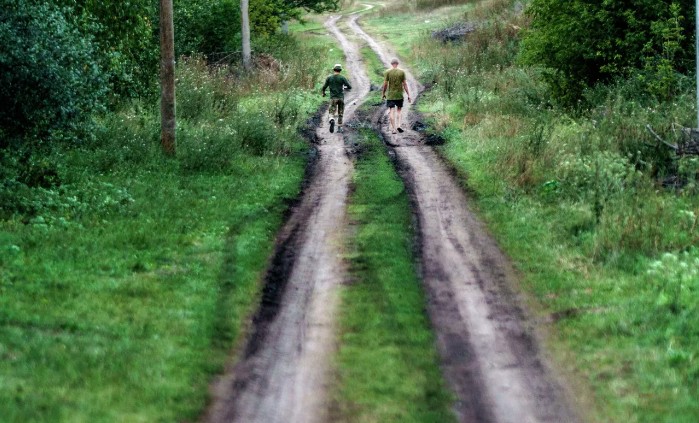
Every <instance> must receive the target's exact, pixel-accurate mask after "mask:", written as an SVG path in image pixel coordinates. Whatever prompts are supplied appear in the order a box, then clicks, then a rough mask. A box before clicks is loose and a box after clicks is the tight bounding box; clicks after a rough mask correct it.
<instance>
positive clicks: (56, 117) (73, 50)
mask: <svg viewBox="0 0 699 423" xmlns="http://www.w3.org/2000/svg"><path fill="white" fill-rule="evenodd" d="M69 12H70V11H69V10H62V9H59V8H58V7H56V6H54V5H53V4H52V3H51V2H42V1H28V0H3V1H2V7H0V103H2V104H3V107H2V109H1V110H0V127H2V128H3V131H4V136H3V139H1V140H0V148H6V147H7V146H8V138H15V139H17V138H23V137H27V138H31V139H36V140H38V139H42V138H44V139H45V140H46V141H50V140H58V141H63V140H70V141H76V140H78V139H83V140H85V139H89V128H90V122H91V119H92V117H93V115H94V114H95V113H96V112H99V111H101V110H103V105H104V103H103V96H104V95H105V94H106V85H105V80H104V75H103V74H102V72H101V70H100V67H99V63H98V62H97V61H96V60H95V56H96V51H97V50H98V46H97V45H96V44H95V43H94V40H93V38H92V37H91V36H90V35H89V34H85V33H81V32H80V31H78V30H77V29H76V27H75V25H74V24H73V23H72V22H70V21H69V20H67V19H66V15H68V14H69Z"/></svg>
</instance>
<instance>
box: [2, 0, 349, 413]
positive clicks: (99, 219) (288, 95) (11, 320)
mask: <svg viewBox="0 0 699 423" xmlns="http://www.w3.org/2000/svg"><path fill="white" fill-rule="evenodd" d="M5 3H7V4H6V5H5V6H7V7H5V6H3V7H2V9H1V10H2V11H0V18H2V19H1V20H2V22H9V24H8V25H4V26H0V39H2V40H4V42H3V47H2V48H3V52H4V53H6V54H4V55H0V69H2V72H1V74H2V76H1V77H0V78H2V79H3V84H2V85H3V86H2V88H0V95H2V98H3V101H4V104H6V105H8V104H9V105H10V106H8V107H4V108H3V110H2V112H0V404H2V406H1V407H0V408H1V411H0V415H1V416H2V417H1V418H0V420H2V421H3V422H76V421H94V422H103V421H104V422H107V421H128V422H156V421H163V422H172V421H195V420H197V418H198V417H199V415H200V413H201V412H202V410H203V409H204V407H205V406H206V403H207V400H208V398H207V393H208V387H209V383H210V381H211V378H212V377H213V375H214V374H217V373H220V372H221V371H222V369H223V365H224V363H225V361H226V360H227V359H228V358H229V357H230V352H231V349H233V348H234V347H235V345H236V342H237V341H238V340H239V339H240V334H241V333H243V332H244V331H245V330H246V328H245V324H246V322H247V321H248V320H249V315H250V313H251V311H252V310H253V308H254V307H255V306H256V304H257V303H258V299H259V290H260V288H261V285H260V282H261V278H262V273H263V272H264V270H265V269H266V267H267V264H268V259H269V255H270V254H271V252H272V249H273V243H274V237H275V235H276V233H277V230H278V229H279V227H280V225H281V224H282V221H283V216H284V214H285V213H286V211H287V209H288V206H289V204H290V202H292V201H294V200H295V199H296V198H297V196H298V194H299V190H300V188H301V183H302V179H303V176H304V172H305V168H306V164H307V161H308V158H309V154H310V151H309V148H308V144H307V143H306V142H305V140H303V139H302V137H301V135H300V134H299V129H300V128H302V127H304V125H306V120H307V119H308V118H309V117H310V116H311V115H312V114H313V113H314V112H315V111H316V110H317V109H318V107H320V104H321V98H320V96H319V95H318V93H317V89H318V87H319V83H320V82H322V79H321V78H322V77H324V73H325V72H324V71H323V69H330V67H331V66H332V63H334V62H333V60H334V61H337V59H336V58H333V57H328V56H327V55H326V52H328V51H329V50H330V49H331V48H332V46H331V45H330V43H329V40H327V39H324V38H318V37H310V36H306V35H303V34H301V35H299V36H297V37H291V36H284V35H280V34H271V33H269V34H264V33H263V32H261V31H259V30H258V32H257V33H256V34H257V37H256V38H255V44H254V52H255V55H254V58H255V59H254V63H255V71H254V72H253V73H245V72H244V71H243V70H242V69H241V68H240V67H239V66H238V65H237V61H236V59H237V57H236V56H235V54H233V56H231V57H229V58H228V59H226V60H222V59H225V58H226V56H225V55H222V56H221V57H219V56H217V57H215V61H214V60H211V57H207V55H209V56H211V54H209V53H211V52H215V51H225V49H226V48H228V49H230V48H231V47H233V46H234V44H235V42H236V38H235V35H231V34H230V33H229V32H227V31H229V29H230V28H229V25H230V22H225V25H223V23H224V20H223V19H220V20H218V21H217V20H213V21H210V22H206V23H207V25H210V26H207V28H209V29H216V28H218V30H220V32H217V33H216V36H214V34H202V33H201V32H197V31H198V30H197V29H196V28H199V27H198V26H197V25H198V24H197V22H194V21H193V20H192V19H194V20H196V19H197V18H198V17H199V16H200V15H197V14H193V15H191V16H190V15H188V11H191V10H190V9H189V8H193V9H196V10H198V11H199V12H201V13H204V12H206V13H204V15H203V16H210V15H211V16H214V15H216V17H218V15H217V13H224V12H225V11H226V10H229V9H230V8H231V7H234V8H233V9H230V10H233V11H235V10H236V9H235V7H237V3H235V2H228V3H226V2H220V3H216V4H214V3H215V2H190V3H189V4H188V5H187V6H186V7H185V6H182V7H181V8H179V12H180V14H178V15H177V16H176V20H178V22H179V23H178V25H179V28H180V29H182V31H181V32H180V36H181V38H180V39H179V41H178V42H179V44H178V51H179V52H181V53H183V52H187V53H188V54H187V55H183V56H180V59H179V60H178V67H177V79H178V85H177V101H178V103H177V113H178V116H177V117H178V127H177V140H178V153H177V157H176V158H174V159H167V158H165V156H164V155H163V154H162V153H161V151H160V147H159V139H160V117H159V111H158V110H159V107H158V104H157V100H156V99H157V95H156V92H157V87H156V85H155V82H156V81H157V78H156V77H157V60H153V61H152V62H151V61H150V60H151V59H156V58H157V44H156V43H157V32H156V33H155V34H154V33H153V32H152V30H153V28H152V22H153V21H152V20H151V18H152V16H154V15H156V14H157V10H154V9H151V8H150V2H140V1H137V2H130V3H129V5H128V7H121V6H119V7H117V9H119V10H118V11H115V10H112V8H111V6H109V5H103V4H97V3H95V4H92V3H90V4H89V5H85V6H84V7H78V6H75V7H76V9H62V8H61V7H59V6H60V5H58V3H60V2H25V1H23V0H8V1H7V2H5ZM66 3H69V2H66ZM146 3H147V4H146ZM80 4H82V3H80ZM115 4H116V3H115ZM207 7H208V8H209V9H207ZM90 8H91V9H90ZM210 8H213V9H215V10H210ZM226 8H229V9H226ZM219 9H220V10H219ZM117 12H118V13H117ZM113 13H116V14H113ZM224 14H225V13H224ZM112 17H113V18H114V21H112V20H111V18H112ZM257 18H258V19H262V17H261V16H260V15H258V17H257ZM202 19H203V18H202ZM270 19H272V18H270ZM142 20H143V21H142ZM253 21H254V22H255V20H254V19H253ZM124 22H128V24H126V27H125V28H122V27H121V26H120V25H124ZM216 22H219V23H221V24H222V26H220V27H216V26H215V25H214V24H215V23H216ZM90 23H93V24H95V26H91V24H90ZM199 23H203V22H199ZM22 25H24V27H27V28H31V29H32V30H31V31H29V32H28V34H29V35H31V36H35V37H36V39H35V40H34V39H25V38H23V37H24V35H22V36H18V35H17V34H15V33H13V32H12V31H14V30H17V28H21V27H22ZM110 25H113V26H110ZM119 28H121V29H123V31H121V29H119ZM189 29H191V31H188V30H189ZM233 30H234V31H235V30H236V29H235V28H233ZM111 31H113V32H111ZM120 31H121V32H120ZM119 34H121V35H123V38H119ZM154 36H155V38H153V37H154ZM217 37H218V38H217ZM49 39H50V40H51V42H50V43H47V42H45V41H46V40H49ZM18 40H19V41H21V42H18ZM25 42H26V43H25ZM23 43H24V44H23ZM129 43H131V44H129ZM140 43H145V44H147V45H144V46H141V44H140ZM207 43H208V44H207ZM207 46H208V47H207ZM141 47H143V48H144V49H143V50H141ZM149 48H150V49H151V50H148V49H149ZM219 49H220V50H219ZM135 51H138V52H139V54H143V55H144V57H141V56H139V55H135V54H131V53H133V52H135ZM149 52H150V53H156V56H152V57H151V56H148V53H149ZM105 54H106V56H105ZM90 60H92V62H90ZM75 61H82V62H85V63H86V67H84V68H73V67H71V66H70V64H71V63H73V62H75ZM326 61H327V62H326ZM151 65H156V66H151ZM20 71H22V72H20ZM25 71H26V72H25ZM69 71H70V72H69ZM64 73H65V75H64ZM54 77H55V79H51V78H54ZM35 79H37V80H39V81H41V84H39V85H37V84H35ZM23 84H24V85H23ZM23 86H26V87H33V88H32V89H38V90H43V91H42V92H44V93H46V94H45V96H44V97H40V96H26V97H18V96H17V95H16V94H14V93H13V92H12V91H11V90H12V89H16V88H17V87H23ZM28 92H31V91H28ZM15 100H17V101H15ZM37 102H38V103H37Z"/></svg>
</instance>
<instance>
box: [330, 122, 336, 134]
mask: <svg viewBox="0 0 699 423" xmlns="http://www.w3.org/2000/svg"><path fill="white" fill-rule="evenodd" d="M330 132H331V133H332V132H335V119H330Z"/></svg>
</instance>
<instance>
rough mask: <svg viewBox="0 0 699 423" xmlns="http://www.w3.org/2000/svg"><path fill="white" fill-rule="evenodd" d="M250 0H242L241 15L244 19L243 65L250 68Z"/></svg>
mask: <svg viewBox="0 0 699 423" xmlns="http://www.w3.org/2000/svg"><path fill="white" fill-rule="evenodd" d="M248 4H249V0H240V16H241V17H242V19H243V25H242V32H243V34H242V35H243V66H244V67H245V69H250V66H251V63H252V53H251V50H250V14H249V13H248Z"/></svg>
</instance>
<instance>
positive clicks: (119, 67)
mask: <svg viewBox="0 0 699 423" xmlns="http://www.w3.org/2000/svg"><path fill="white" fill-rule="evenodd" d="M54 2H55V3H58V4H63V5H65V6H67V7H70V9H69V10H71V14H74V15H75V20H76V25H78V26H79V27H80V28H81V31H82V32H84V33H86V34H90V36H91V37H92V38H93V39H94V41H95V44H96V45H97V46H98V49H97V51H95V54H96V58H97V61H98V62H99V64H100V66H101V68H102V72H103V73H104V74H105V76H106V78H107V80H108V84H109V91H110V93H111V95H112V99H111V100H112V103H113V104H114V105H116V104H117V103H118V102H120V101H123V100H128V99H132V98H137V97H140V96H146V95H152V94H153V93H154V92H155V90H156V83H157V75H158V58H159V41H158V33H159V30H160V28H159V26H158V21H159V19H158V8H157V7H155V4H154V2H153V1H152V0H130V1H128V2H109V1H99V0H57V1H54Z"/></svg>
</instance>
